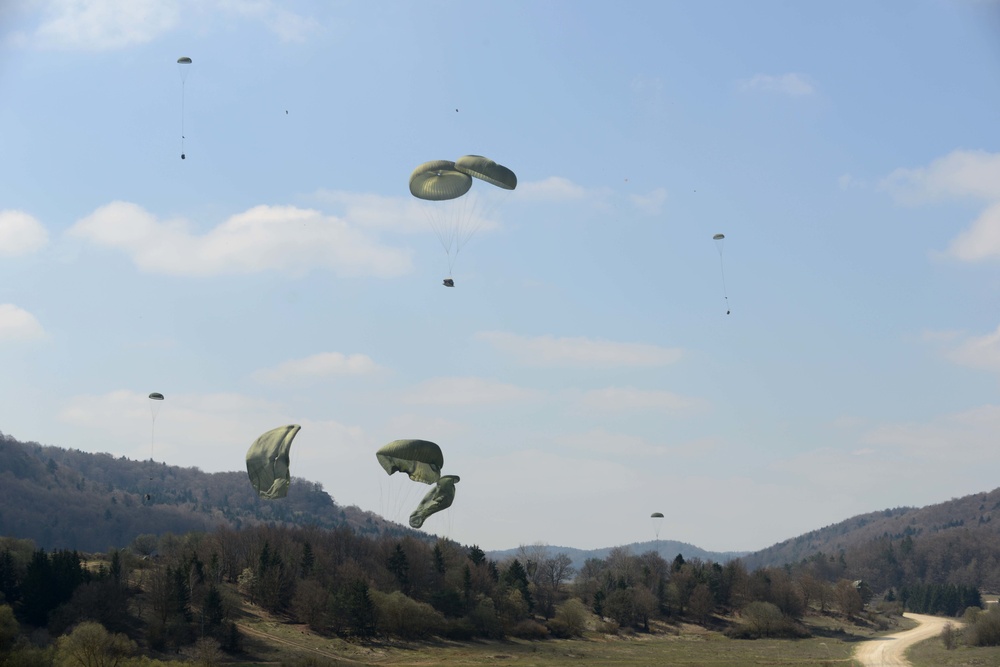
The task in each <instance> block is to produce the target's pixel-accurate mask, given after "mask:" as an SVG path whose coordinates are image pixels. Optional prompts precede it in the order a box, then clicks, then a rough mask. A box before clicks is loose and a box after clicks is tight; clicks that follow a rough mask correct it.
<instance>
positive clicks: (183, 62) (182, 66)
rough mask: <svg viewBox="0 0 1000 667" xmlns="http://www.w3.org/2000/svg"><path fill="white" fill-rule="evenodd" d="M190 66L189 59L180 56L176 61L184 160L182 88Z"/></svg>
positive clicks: (183, 158)
mask: <svg viewBox="0 0 1000 667" xmlns="http://www.w3.org/2000/svg"><path fill="white" fill-rule="evenodd" d="M190 66H191V59H190V58H188V57H187V56H181V57H180V58H178V59H177V70H178V71H179V72H180V74H181V159H182V160H186V159H187V155H185V154H184V87H185V85H186V83H187V75H188V68H189V67H190Z"/></svg>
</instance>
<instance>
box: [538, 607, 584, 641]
mask: <svg viewBox="0 0 1000 667" xmlns="http://www.w3.org/2000/svg"><path fill="white" fill-rule="evenodd" d="M589 617H590V612H589V611H588V610H587V607H586V605H584V604H583V602H581V601H580V600H579V599H577V598H570V599H569V600H566V601H565V602H563V603H562V604H561V605H559V606H558V607H556V614H555V617H554V618H553V619H552V620H551V621H549V623H548V625H549V632H551V633H552V634H554V635H556V636H559V637H582V636H583V632H584V630H586V629H587V619H588V618H589ZM553 626H555V629H554V628H553Z"/></svg>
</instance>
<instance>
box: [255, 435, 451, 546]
mask: <svg viewBox="0 0 1000 667" xmlns="http://www.w3.org/2000/svg"><path fill="white" fill-rule="evenodd" d="M301 428H302V427H301V426H299V425H298V424H290V425H288V426H279V427H278V428H274V429H271V430H270V431H267V432H266V433H263V434H261V436H260V437H259V438H257V439H256V440H255V441H254V443H253V444H252V445H250V449H248V450H247V476H248V477H249V478H250V484H251V485H252V486H253V488H254V491H256V492H257V495H259V496H260V497H261V498H265V499H267V500H276V499H278V498H284V497H285V496H287V495H288V486H289V483H290V482H291V470H290V465H289V452H290V450H291V448H292V440H294V439H295V436H296V435H297V434H298V432H299V430H300V429H301ZM375 456H376V457H377V459H378V462H379V465H381V466H382V469H383V470H385V472H386V473H387V474H389V475H392V474H393V473H396V472H404V473H406V474H407V476H409V478H410V479H411V480H412V481H414V482H421V483H423V484H433V485H434V487H433V488H432V489H431V490H430V491H428V492H427V494H426V495H425V496H424V497H423V499H421V501H420V503H419V504H418V505H417V508H416V509H415V510H413V513H411V514H410V526H412V527H413V528H420V527H421V526H423V525H424V521H426V520H427V518H428V517H430V516H431V515H432V514H436V513H437V512H440V511H441V510H444V509H447V508H449V507H451V504H452V502H454V500H455V484H456V483H458V481H459V477H458V475H442V474H441V468H442V467H444V455H443V454H442V453H441V448H440V447H438V446H437V445H436V444H434V443H433V442H430V441H428V440H393V441H392V442H390V443H389V444H387V445H385V446H384V447H382V448H381V449H379V450H378V452H376V454H375Z"/></svg>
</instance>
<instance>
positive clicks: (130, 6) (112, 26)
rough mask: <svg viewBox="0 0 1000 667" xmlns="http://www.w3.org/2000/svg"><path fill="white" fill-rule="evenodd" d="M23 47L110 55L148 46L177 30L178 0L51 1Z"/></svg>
mask: <svg viewBox="0 0 1000 667" xmlns="http://www.w3.org/2000/svg"><path fill="white" fill-rule="evenodd" d="M41 4H42V6H43V7H44V10H43V15H44V18H43V19H42V20H41V23H40V24H39V25H38V28H37V29H36V30H35V31H34V33H32V34H30V35H20V36H19V37H18V40H17V41H19V42H21V43H22V44H25V45H28V46H32V47H35V48H41V49H58V50H65V51H70V50H85V51H106V50H113V49H122V48H126V47H129V46H134V45H136V44H145V43H148V42H151V41H152V40H154V39H156V38H157V37H159V36H160V35H162V34H164V33H166V32H169V31H170V30H172V29H173V28H174V27H176V26H177V24H178V22H179V18H180V8H181V3H180V2H178V1H177V0H48V2H44V3H41Z"/></svg>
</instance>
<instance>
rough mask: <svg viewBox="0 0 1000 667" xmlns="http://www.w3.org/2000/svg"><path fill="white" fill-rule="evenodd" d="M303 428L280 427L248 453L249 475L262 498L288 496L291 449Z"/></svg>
mask: <svg viewBox="0 0 1000 667" xmlns="http://www.w3.org/2000/svg"><path fill="white" fill-rule="evenodd" d="M301 428H302V427H301V426H299V425H298V424H291V425H289V426H279V427H278V428H274V429H271V430H270V431H268V432H267V433H264V434H262V435H261V436H260V437H259V438H257V439H256V440H255V441H254V443H253V444H252V445H250V449H248V450H247V475H248V476H249V477H250V483H251V484H252V485H253V488H254V490H255V491H256V492H257V494H258V495H259V496H260V497H261V498H266V499H268V500H274V499H276V498H284V497H285V496H287V495H288V484H289V482H290V481H291V473H290V471H289V456H288V454H289V450H290V449H291V447H292V440H294V439H295V435H296V434H297V433H298V432H299V429H301Z"/></svg>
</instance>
